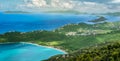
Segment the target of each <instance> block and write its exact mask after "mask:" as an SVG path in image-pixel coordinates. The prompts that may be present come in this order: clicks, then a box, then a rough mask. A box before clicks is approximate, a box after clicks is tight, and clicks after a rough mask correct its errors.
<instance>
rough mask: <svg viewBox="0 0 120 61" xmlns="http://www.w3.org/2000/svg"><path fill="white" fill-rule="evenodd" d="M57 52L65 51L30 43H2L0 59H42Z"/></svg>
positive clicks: (34, 60) (1, 60)
mask: <svg viewBox="0 0 120 61" xmlns="http://www.w3.org/2000/svg"><path fill="white" fill-rule="evenodd" d="M57 54H65V52H62V51H60V50H57V49H53V48H47V47H43V46H37V45H33V44H28V43H6V44H0V61H41V60H45V59H48V58H50V57H51V56H54V55H57Z"/></svg>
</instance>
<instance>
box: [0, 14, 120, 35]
mask: <svg viewBox="0 0 120 61" xmlns="http://www.w3.org/2000/svg"><path fill="white" fill-rule="evenodd" d="M99 16H100V15H87V14H86V15H85V14H84V15H83V14H81V15H74V14H45V13H44V14H42V13H41V14H4V13H0V34H2V33H5V32H9V31H20V32H29V31H34V30H48V31H51V30H54V29H57V28H59V27H61V26H64V25H66V24H71V23H80V22H87V21H89V20H93V19H96V18H98V17H99ZM105 17H106V18H107V19H108V21H117V20H119V19H120V17H116V16H105Z"/></svg>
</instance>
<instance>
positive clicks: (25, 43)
mask: <svg viewBox="0 0 120 61" xmlns="http://www.w3.org/2000/svg"><path fill="white" fill-rule="evenodd" d="M9 43H25V44H32V45H35V46H41V47H45V48H50V49H54V50H58V51H60V52H63V53H64V54H68V53H67V52H66V51H64V50H61V49H58V48H54V47H50V46H43V45H39V44H35V43H30V42H3V43H0V44H9Z"/></svg>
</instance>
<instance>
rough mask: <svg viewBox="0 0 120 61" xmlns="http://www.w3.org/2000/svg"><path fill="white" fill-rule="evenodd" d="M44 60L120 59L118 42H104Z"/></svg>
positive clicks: (86, 60) (96, 60) (104, 60)
mask: <svg viewBox="0 0 120 61" xmlns="http://www.w3.org/2000/svg"><path fill="white" fill-rule="evenodd" d="M45 61H120V43H119V42H109V43H108V42H105V43H103V44H99V45H96V46H91V47H89V48H85V49H80V50H78V51H77V52H74V53H71V54H65V55H57V56H54V57H52V58H50V59H48V60H45Z"/></svg>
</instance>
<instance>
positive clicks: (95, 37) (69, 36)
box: [0, 17, 120, 61]
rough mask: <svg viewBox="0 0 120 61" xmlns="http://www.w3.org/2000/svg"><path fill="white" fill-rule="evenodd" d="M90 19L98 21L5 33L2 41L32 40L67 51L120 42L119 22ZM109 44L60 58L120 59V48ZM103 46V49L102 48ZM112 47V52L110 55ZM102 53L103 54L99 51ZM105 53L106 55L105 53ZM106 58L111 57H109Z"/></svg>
mask: <svg viewBox="0 0 120 61" xmlns="http://www.w3.org/2000/svg"><path fill="white" fill-rule="evenodd" d="M89 22H94V24H87V23H79V24H68V25H65V26H63V27H61V28H58V29H56V30H53V31H33V32H25V33H24V32H17V31H16V32H7V33H5V34H0V42H1V43H3V42H31V43H36V44H40V45H44V46H52V47H55V48H59V49H62V50H65V51H66V52H68V53H73V52H75V51H78V50H79V49H83V48H88V47H89V46H96V45H97V44H101V43H103V44H104V43H106V42H113V41H114V42H115V41H117V42H120V22H119V21H118V22H107V21H106V19H105V18H104V17H100V18H98V19H95V20H90V21H89ZM108 44H110V45H111V48H112V49H111V50H109V49H108V47H107V46H109V45H108ZM108 44H107V45H105V46H102V47H99V48H90V49H87V50H85V51H84V49H83V51H82V52H75V53H73V54H67V55H63V57H62V56H58V58H57V60H58V61H59V59H60V61H62V60H64V61H65V58H67V59H66V61H70V60H71V61H72V60H73V59H75V60H76V61H79V60H81V61H110V60H113V61H116V60H115V59H117V58H118V53H119V52H118V50H119V47H118V48H116V47H115V46H114V45H117V44H116V43H115V44H112V43H108ZM112 46H113V47H112ZM118 46H119V43H118ZM102 48H103V50H101V49H102ZM108 50H109V51H110V54H109V55H108V53H109V51H108ZM80 51H81V50H80ZM98 52H100V53H99V54H98ZM104 52H105V53H106V54H103V53H104ZM97 54H98V55H97ZM114 54H117V55H114ZM114 56H115V57H116V56H117V58H115V57H114ZM64 57H65V58H64ZM106 57H108V59H107V60H106ZM85 58H86V59H85ZM53 59H55V60H56V57H55V58H54V57H53V58H52V59H50V61H51V60H53ZM87 59H88V60H87ZM97 59H98V60H97ZM101 59H103V60H101ZM55 60H53V61H55ZM118 60H120V59H118ZM73 61H74V60H73Z"/></svg>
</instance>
